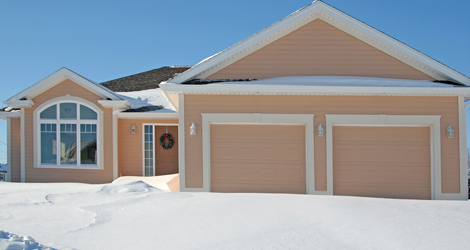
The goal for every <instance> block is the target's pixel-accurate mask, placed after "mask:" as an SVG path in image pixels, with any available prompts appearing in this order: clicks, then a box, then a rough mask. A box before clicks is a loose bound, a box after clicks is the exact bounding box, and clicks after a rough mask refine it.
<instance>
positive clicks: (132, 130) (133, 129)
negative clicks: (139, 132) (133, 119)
mask: <svg viewBox="0 0 470 250" xmlns="http://www.w3.org/2000/svg"><path fill="white" fill-rule="evenodd" d="M131 132H132V134H135V125H132V128H131Z"/></svg>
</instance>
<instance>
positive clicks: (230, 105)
mask: <svg viewBox="0 0 470 250" xmlns="http://www.w3.org/2000/svg"><path fill="white" fill-rule="evenodd" d="M201 113H269V114H315V118H314V121H315V123H314V128H316V127H317V126H318V125H319V124H322V125H323V127H325V122H326V118H325V114H371V115H378V114H388V115H441V143H442V144H441V151H442V192H444V193H457V192H460V189H459V188H460V186H459V181H460V180H459V169H460V167H459V150H458V147H459V139H458V138H459V135H458V131H459V120H458V107H457V97H392V96H386V97H367V96H364V97H361V96H355V97H349V96H241V95H186V96H185V128H189V127H190V126H191V123H193V122H194V123H196V126H197V128H198V129H200V128H202V117H201ZM449 125H451V126H452V128H453V129H454V131H455V135H454V138H453V139H449V138H447V135H446V128H447V126H449ZM198 131H199V130H198ZM315 134H316V133H315ZM185 138H186V145H185V146H186V147H185V150H186V187H202V133H201V132H198V133H197V135H194V136H186V137H185ZM314 140H315V142H314V143H315V145H314V146H315V154H314V155H315V188H316V190H326V137H325V136H323V137H318V136H317V135H315V138H314Z"/></svg>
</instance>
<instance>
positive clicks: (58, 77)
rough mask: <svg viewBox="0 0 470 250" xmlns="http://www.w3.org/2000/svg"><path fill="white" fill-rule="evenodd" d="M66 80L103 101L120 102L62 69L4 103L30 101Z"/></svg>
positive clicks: (102, 88)
mask: <svg viewBox="0 0 470 250" xmlns="http://www.w3.org/2000/svg"><path fill="white" fill-rule="evenodd" d="M66 79H70V80H71V81H73V82H75V83H76V84H78V85H80V86H81V87H84V88H85V89H87V90H89V91H91V92H92V93H94V94H96V95H98V96H100V97H102V98H103V99H111V100H122V99H121V98H120V97H119V96H117V95H115V94H114V93H113V92H112V91H110V90H108V89H106V88H105V87H102V86H100V85H98V84H96V83H94V82H92V81H90V80H88V79H86V78H84V77H83V76H81V75H79V74H77V73H75V72H73V71H71V70H70V69H67V68H65V67H64V68H61V69H59V70H57V71H56V72H54V73H52V74H51V75H49V76H47V77H46V78H44V79H42V80H41V81H39V82H37V83H35V84H33V85H32V86H30V87H28V88H27V89H25V90H23V91H21V92H20V93H18V94H16V95H14V96H13V97H11V98H10V99H8V100H7V101H6V102H5V103H8V102H18V101H20V100H25V99H27V100H31V99H33V98H34V97H36V96H38V95H40V94H41V93H43V92H45V91H46V90H48V89H50V88H52V87H54V86H56V85H57V84H59V83H61V82H63V81H64V80H66Z"/></svg>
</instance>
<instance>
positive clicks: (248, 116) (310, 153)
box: [193, 113, 324, 194]
mask: <svg viewBox="0 0 470 250" xmlns="http://www.w3.org/2000/svg"><path fill="white" fill-rule="evenodd" d="M201 115H202V155H203V157H202V162H203V163H202V165H203V174H202V175H203V187H202V188H199V189H197V190H198V191H203V192H210V191H211V186H210V185H211V176H210V173H211V165H210V164H211V162H210V159H211V158H210V144H211V139H210V126H211V125H212V124H232V125H233V124H236V125H304V126H305V136H306V139H305V151H306V152H305V157H306V159H305V164H306V179H307V180H306V186H307V190H306V193H307V194H323V193H324V191H315V165H314V159H315V158H314V132H315V131H314V121H313V118H314V115H313V114H260V113H202V114H201ZM193 190H195V189H193Z"/></svg>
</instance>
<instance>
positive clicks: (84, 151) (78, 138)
mask: <svg viewBox="0 0 470 250" xmlns="http://www.w3.org/2000/svg"><path fill="white" fill-rule="evenodd" d="M38 124H39V145H40V146H39V152H38V154H39V165H40V166H41V167H64V168H98V159H97V157H98V152H97V149H98V147H97V138H98V129H97V127H98V113H97V112H96V111H95V110H94V109H93V108H91V107H90V106H88V105H86V104H83V103H80V102H76V101H63V102H57V103H54V104H52V105H50V106H48V107H46V108H44V109H42V110H40V112H39V122H38Z"/></svg>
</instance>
